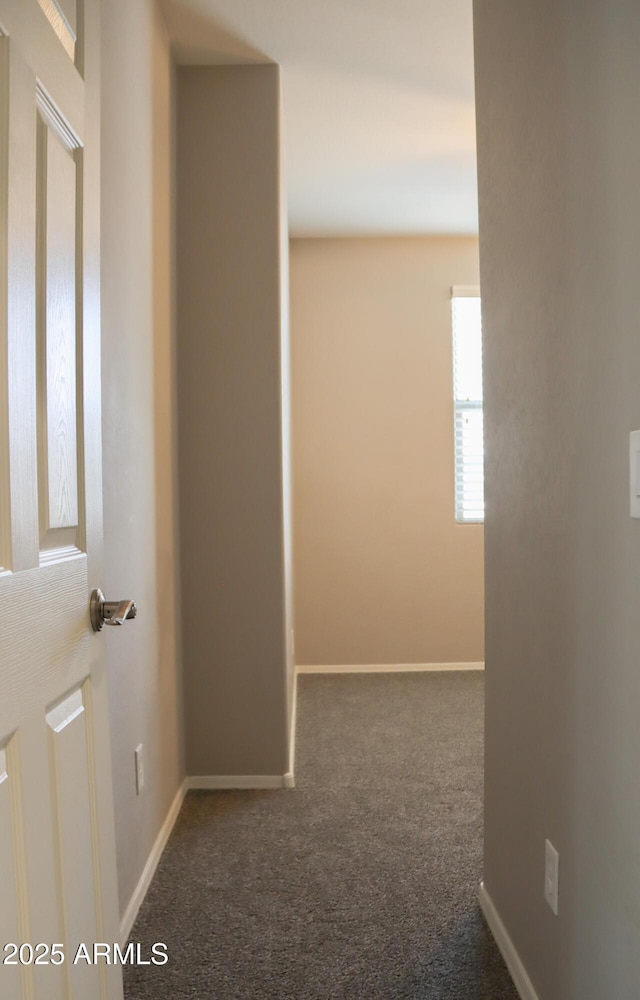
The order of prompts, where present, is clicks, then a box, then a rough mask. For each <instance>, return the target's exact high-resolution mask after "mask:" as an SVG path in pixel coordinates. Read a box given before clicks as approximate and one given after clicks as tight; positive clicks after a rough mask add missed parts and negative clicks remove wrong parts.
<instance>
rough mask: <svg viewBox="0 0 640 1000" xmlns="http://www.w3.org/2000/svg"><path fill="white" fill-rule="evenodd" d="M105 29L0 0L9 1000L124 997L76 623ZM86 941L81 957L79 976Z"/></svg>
mask: <svg viewBox="0 0 640 1000" xmlns="http://www.w3.org/2000/svg"><path fill="white" fill-rule="evenodd" d="M98 30H99V11H98V7H97V2H94V0H0V949H2V954H1V956H0V960H1V961H2V964H1V965H0V996H1V997H2V1000H17V998H20V1000H62V998H65V1000H66V998H73V1000H105V998H109V1000H116V998H118V997H121V996H122V985H121V975H120V969H119V968H118V967H117V966H113V965H107V964H106V962H105V961H104V959H103V960H102V961H99V963H98V964H93V958H94V954H93V946H94V943H95V942H101V943H110V944H113V943H114V942H116V941H118V910H117V890H116V879H115V857H114V834H113V816H112V802H111V775H110V760H109V736H108V718H107V679H106V677H105V671H104V658H103V649H102V645H103V642H104V639H103V638H102V636H101V635H99V634H97V635H96V634H94V633H93V632H92V630H91V626H90V623H89V595H90V591H91V589H92V587H93V586H97V585H99V583H100V573H101V562H100V560H101V541H102V539H101V533H102V523H101V453H100V323H99V319H100V296H99V264H100V261H99V37H98ZM81 944H84V945H86V946H87V952H88V955H89V958H90V960H91V961H90V962H88V961H87V960H86V958H85V957H84V953H83V952H82V951H81V952H80V959H79V960H78V961H76V963H75V964H74V959H76V957H77V954H78V947H79V945H81ZM12 945H17V946H20V945H23V946H25V947H23V948H22V951H21V952H20V951H19V952H18V953H17V954H15V952H14V949H13V948H12V947H11V946H12ZM54 945H55V946H57V947H56V948H53V951H52V946H54ZM7 946H9V947H7ZM38 946H39V947H38ZM31 948H33V949H34V951H33V952H32V951H31ZM62 958H64V961H62ZM12 963H17V964H12Z"/></svg>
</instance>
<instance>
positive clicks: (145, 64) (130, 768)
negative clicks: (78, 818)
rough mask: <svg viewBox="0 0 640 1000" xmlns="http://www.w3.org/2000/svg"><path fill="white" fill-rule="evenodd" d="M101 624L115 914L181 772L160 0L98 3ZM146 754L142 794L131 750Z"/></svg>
mask: <svg viewBox="0 0 640 1000" xmlns="http://www.w3.org/2000/svg"><path fill="white" fill-rule="evenodd" d="M102 35H103V49H102V70H103V81H102V191H103V201H102V278H103V285H102V323H103V328H102V335H103V352H102V372H103V460H104V529H105V563H104V580H102V581H96V583H100V585H101V586H102V589H103V590H104V592H105V594H106V596H107V597H108V598H110V599H114V598H123V597H127V598H128V597H131V598H134V599H135V600H136V601H137V603H138V609H139V613H138V617H137V619H136V621H135V622H132V623H130V624H128V625H127V626H126V628H123V629H117V630H116V629H105V631H104V633H103V634H102V635H101V640H100V641H102V642H104V643H105V646H106V649H107V661H108V671H109V680H110V707H111V736H112V756H113V779H114V797H115V818H116V836H117V857H118V879H119V892H120V907H121V912H124V910H125V908H126V906H127V904H128V902H129V900H130V898H131V895H132V893H133V890H134V888H135V886H136V885H137V883H138V880H139V878H140V876H141V874H142V870H143V867H144V865H145V863H146V861H147V858H148V856H149V853H150V851H151V847H152V845H153V843H154V841H155V839H156V836H157V834H158V831H159V829H160V827H161V825H162V823H163V821H164V819H165V816H166V814H167V812H168V810H169V806H170V804H171V802H172V800H173V798H174V796H175V794H176V792H177V790H178V788H179V786H180V784H181V781H182V778H183V775H184V763H183V750H182V692H181V676H180V656H179V652H178V638H179V637H178V615H177V589H176V587H177V576H178V573H177V567H178V554H177V513H176V512H177V507H176V439H175V438H176V432H175V384H174V383H175V323H174V309H175V296H174V280H173V254H172V250H171V242H172V226H173V213H172V200H173V190H172V188H173V160H172V150H171V144H172V135H171V132H172V89H173V83H172V79H173V74H172V67H171V58H170V50H169V39H168V36H167V32H166V29H165V26H164V22H163V20H162V17H161V16H160V14H159V13H158V9H157V7H156V4H155V3H154V2H153V0H137V2H136V3H130V2H129V0H110V2H109V3H108V4H107V3H104V4H103V5H102ZM139 743H142V744H143V745H144V757H145V788H144V790H143V792H142V794H141V795H140V796H136V791H135V769H134V749H135V747H136V746H137V745H138V744H139Z"/></svg>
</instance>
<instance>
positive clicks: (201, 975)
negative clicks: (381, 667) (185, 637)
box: [125, 673, 517, 1000]
mask: <svg viewBox="0 0 640 1000" xmlns="http://www.w3.org/2000/svg"><path fill="white" fill-rule="evenodd" d="M298 685H299V686H298V741H297V750H296V788H295V789H294V790H292V791H261V792H257V791H249V792H228V791H227V792H191V793H189V795H188V796H187V799H186V801H185V804H184V807H183V809H182V812H181V814H180V817H179V819H178V822H177V824H176V827H175V830H174V832H173V834H172V837H171V840H170V842H169V844H168V846H167V849H166V851H165V853H164V856H163V858H162V861H161V863H160V865H159V868H158V871H157V873H156V876H155V878H154V880H153V883H152V885H151V888H150V890H149V893H148V895H147V898H146V900H145V902H144V904H143V907H142V909H141V911H140V915H139V917H138V920H137V922H136V924H135V927H134V929H133V933H132V936H131V940H133V941H140V942H142V943H143V946H144V948H145V951H146V950H147V949H148V948H150V946H151V944H152V943H154V942H156V941H162V942H165V943H166V944H167V945H168V949H169V956H170V959H169V962H168V964H167V965H166V966H142V967H139V966H138V967H136V966H132V967H125V996H126V997H127V1000H152V998H153V1000H182V998H189V1000H192V998H194V1000H329V998H332V1000H333V998H335V1000H338V998H339V1000H409V998H411V1000H517V993H516V991H515V989H514V987H513V985H512V984H511V981H510V979H509V976H508V973H507V971H506V968H505V966H504V964H503V962H502V959H501V957H500V955H499V953H498V951H497V949H496V947H495V944H494V943H493V940H492V938H491V935H490V934H489V931H488V930H487V928H486V926H485V924H484V922H483V919H482V917H481V915H480V911H479V909H478V905H477V893H478V884H479V882H480V878H481V867H482V863H481V856H482V700H483V676H482V674H479V673H460V674H457V673H431V674H429V673H424V674H420V673H415V674H411V673H408V674H368V675H359V676H358V675H339V676H332V675H324V676H323V675H317V676H301V677H300V678H299V681H298Z"/></svg>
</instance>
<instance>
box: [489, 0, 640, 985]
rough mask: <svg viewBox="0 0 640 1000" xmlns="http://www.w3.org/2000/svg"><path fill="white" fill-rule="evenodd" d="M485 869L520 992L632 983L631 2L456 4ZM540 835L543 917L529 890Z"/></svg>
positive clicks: (636, 208)
mask: <svg viewBox="0 0 640 1000" xmlns="http://www.w3.org/2000/svg"><path fill="white" fill-rule="evenodd" d="M475 37H476V95H477V120H478V139H479V148H478V153H479V182H480V251H481V253H480V256H481V273H482V285H483V306H484V343H485V416H486V422H485V434H486V451H487V490H488V501H489V503H488V511H489V513H488V517H487V523H486V583H487V591H486V601H487V636H486V644H487V652H486V666H487V669H486V704H487V715H486V815H485V838H486V844H485V881H486V885H487V888H488V890H489V892H490V895H491V897H492V899H493V901H494V903H495V905H496V907H497V909H498V911H499V913H500V915H501V917H502V919H503V921H504V923H505V925H506V928H507V931H508V932H509V934H510V935H511V938H512V940H513V942H514V944H515V947H516V948H517V950H518V952H519V954H520V956H521V958H522V960H523V962H524V964H525V966H526V968H527V969H528V971H529V974H530V976H531V978H532V980H533V984H534V986H535V988H536V990H537V993H538V996H539V998H540V1000H602V998H603V997H616V998H620V1000H622V998H624V1000H626V998H631V997H634V996H637V995H638V988H639V984H640V951H639V949H638V947H637V940H638V930H639V926H640V902H639V900H640V865H639V864H638V843H639V838H640V797H639V796H638V794H637V787H638V772H639V770H640V741H639V740H638V718H639V713H640V671H639V669H638V650H639V649H640V612H639V608H640V521H637V520H631V519H630V517H629V469H628V464H629V455H628V453H629V432H630V431H632V430H635V429H637V428H639V427H640V336H639V334H638V233H640V199H639V198H638V178H639V177H640V132H639V131H638V128H637V127H636V123H637V122H638V120H639V116H640V61H639V60H638V51H640V8H639V7H638V4H637V3H635V2H626V0H611V2H608V3H606V4H605V3H602V2H599V0H554V2H553V3H552V2H550V0H549V2H543V3H537V4H531V3H529V4H513V3H512V2H511V0H482V2H478V3H476V4H475ZM545 837H548V838H550V839H551V841H552V843H553V844H554V845H555V846H556V848H557V849H558V850H559V853H560V880H559V885H560V896H559V916H558V917H554V916H553V914H552V913H551V911H550V909H549V908H548V907H547V905H546V903H545V901H544V898H543V877H544V840H545Z"/></svg>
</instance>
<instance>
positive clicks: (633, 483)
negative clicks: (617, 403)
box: [629, 431, 640, 517]
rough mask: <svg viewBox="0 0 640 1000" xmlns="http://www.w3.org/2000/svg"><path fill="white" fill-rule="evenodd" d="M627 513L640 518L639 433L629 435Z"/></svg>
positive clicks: (633, 432) (634, 432)
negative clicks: (628, 507) (628, 508)
mask: <svg viewBox="0 0 640 1000" xmlns="http://www.w3.org/2000/svg"><path fill="white" fill-rule="evenodd" d="M629 506H630V510H629V513H630V514H631V517H640V431H631V434H630V435H629Z"/></svg>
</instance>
